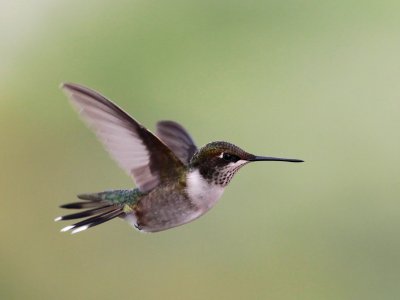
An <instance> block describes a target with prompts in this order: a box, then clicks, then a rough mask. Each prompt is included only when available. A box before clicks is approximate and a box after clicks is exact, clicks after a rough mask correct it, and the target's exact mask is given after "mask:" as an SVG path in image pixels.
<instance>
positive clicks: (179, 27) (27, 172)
mask: <svg viewBox="0 0 400 300" xmlns="http://www.w3.org/2000/svg"><path fill="white" fill-rule="evenodd" d="M399 11H400V2H399V1H369V2H368V1H330V2H328V1H295V0H293V1H175V0H173V1H144V0H140V1H93V0H91V1H77V0H73V1H50V0H41V1H23V0H17V1H5V0H3V1H1V2H0V57H1V59H0V79H1V80H0V166H1V172H0V187H1V193H0V194H1V196H0V201H1V207H0V225H1V226H0V237H1V246H0V299H141V300H146V299H278V300H280V299H307V300H309V299H318V300H320V299H332V300H337V299H349V300H350V299H351V300H352V299H399V297H400V286H399V281H400V234H399V231H400V155H399V153H400V130H399V128H400V85H399V79H400V18H399ZM62 81H72V82H78V83H82V84H85V85H88V86H90V87H92V88H95V89H97V90H99V91H101V92H102V93H104V94H105V95H107V96H108V97H110V98H111V99H113V100H115V101H116V102H118V104H120V105H121V106H122V107H123V108H125V109H126V110H127V111H128V112H129V113H131V114H132V115H133V116H135V118H137V119H138V120H139V121H140V122H142V123H143V124H145V125H146V126H148V127H149V128H150V129H154V124H155V122H156V121H157V120H160V119H172V120H177V121H179V122H181V123H182V124H184V125H185V126H186V127H187V128H188V130H189V131H190V132H191V133H192V135H193V137H194V138H195V140H196V141H197V143H198V144H199V145H203V144H205V143H207V142H209V141H211V140H220V139H223V140H227V141H231V142H233V143H236V144H238V145H240V146H242V147H243V148H245V149H247V150H249V151H251V152H254V153H257V154H264V155H276V156H286V157H295V158H302V159H304V160H306V163H304V164H287V163H259V164H254V165H250V166H247V167H245V168H244V169H243V170H241V172H240V173H239V174H238V175H237V176H236V177H235V179H234V180H233V182H232V184H231V185H230V186H229V188H228V189H227V190H226V192H225V194H224V196H223V198H222V199H221V201H220V202H219V203H218V204H217V205H216V207H215V208H214V209H213V210H212V211H211V212H210V213H208V214H207V215H205V216H204V217H203V218H201V219H199V220H197V221H196V222H194V223H191V224H188V225H186V226H183V227H180V228H176V229H173V230H170V231H166V232H162V233H157V234H139V233H138V232H135V231H134V230H133V229H132V228H130V227H129V226H128V225H127V224H126V223H124V222H121V221H119V220H115V221H112V222H110V223H108V224H104V225H102V226H99V227H96V228H94V229H92V230H90V231H87V232H84V233H81V234H77V235H73V236H71V235H69V234H66V233H59V230H60V229H61V228H62V227H63V226H65V225H66V224H65V223H64V224H59V223H54V222H53V218H54V217H56V216H58V215H60V214H61V213H63V212H62V210H61V209H59V208H58V205H60V204H61V203H65V202H69V201H74V199H75V195H76V194H78V193H81V192H93V191H101V190H104V189H109V188H123V187H130V186H132V182H131V180H130V179H129V178H128V177H127V176H125V174H124V173H123V172H122V171H121V170H120V169H119V168H118V167H117V166H116V164H115V163H114V162H113V161H112V160H111V159H109V157H108V155H107V154H106V153H105V151H104V150H103V149H102V147H101V145H100V144H99V143H98V142H97V141H96V139H95V137H94V135H93V134H92V133H91V132H90V131H89V130H87V129H86V128H85V126H84V125H83V123H82V122H81V121H80V120H79V119H78V117H77V115H76V114H75V112H74V111H73V110H72V109H71V108H70V106H69V104H68V102H67V100H66V98H65V97H64V95H63V94H62V93H61V91H60V90H59V89H58V86H59V84H60V83H61V82H62Z"/></svg>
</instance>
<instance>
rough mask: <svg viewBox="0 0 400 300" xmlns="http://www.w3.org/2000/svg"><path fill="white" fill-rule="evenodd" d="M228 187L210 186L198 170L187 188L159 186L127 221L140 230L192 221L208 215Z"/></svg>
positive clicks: (189, 176)
mask: <svg viewBox="0 0 400 300" xmlns="http://www.w3.org/2000/svg"><path fill="white" fill-rule="evenodd" d="M223 191H224V189H223V188H222V187H219V186H215V185H209V184H208V183H207V182H206V181H205V180H204V179H203V178H202V177H201V176H200V175H199V174H198V173H196V172H193V173H191V174H188V178H187V187H186V189H185V190H179V189H177V188H175V187H167V188H165V187H164V188H161V187H160V188H156V189H154V190H153V191H151V192H150V193H149V194H148V195H146V196H144V197H143V198H142V199H140V201H139V202H138V204H137V206H136V208H135V210H134V211H133V212H132V213H129V214H128V215H127V216H126V217H125V220H126V221H128V222H129V223H130V224H132V225H133V226H135V228H137V229H138V230H140V231H144V232H157V231H162V230H166V229H169V228H173V227H177V226H180V225H183V224H186V223H188V222H191V221H193V220H195V219H197V218H198V217H200V216H202V215H203V214H205V213H206V212H207V211H208V210H209V209H210V208H211V207H213V206H214V204H215V203H216V202H217V200H218V199H219V198H220V197H221V196H222V193H223Z"/></svg>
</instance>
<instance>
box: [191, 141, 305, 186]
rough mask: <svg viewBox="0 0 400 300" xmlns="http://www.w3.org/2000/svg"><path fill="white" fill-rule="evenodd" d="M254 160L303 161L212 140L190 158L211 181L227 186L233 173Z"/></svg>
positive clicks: (194, 165) (194, 166)
mask: <svg viewBox="0 0 400 300" xmlns="http://www.w3.org/2000/svg"><path fill="white" fill-rule="evenodd" d="M253 161H288V162H302V160H299V159H287V158H278V157H267V156H257V155H254V154H250V153H248V152H246V151H244V150H243V149H241V148H239V147H238V146H235V145H233V144H231V143H227V142H212V143H209V144H207V145H205V146H203V147H202V148H200V149H199V150H198V151H197V152H196V153H195V154H194V155H193V157H192V159H191V160H190V167H191V168H197V169H198V170H199V172H200V174H201V175H202V176H203V177H204V178H205V179H206V180H208V181H209V182H212V183H214V184H217V185H220V186H223V187H225V186H226V185H227V184H228V183H229V182H230V181H231V179H232V177H233V175H235V173H236V172H237V171H238V170H239V169H240V168H241V167H242V166H244V165H245V164H247V163H249V162H253Z"/></svg>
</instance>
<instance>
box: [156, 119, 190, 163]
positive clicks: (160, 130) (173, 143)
mask: <svg viewBox="0 0 400 300" xmlns="http://www.w3.org/2000/svg"><path fill="white" fill-rule="evenodd" d="M156 134H157V136H158V137H159V138H160V139H161V140H162V141H163V142H164V143H165V144H166V145H167V146H168V147H169V148H170V149H171V150H172V151H173V152H174V153H175V155H176V156H177V157H178V158H179V159H180V160H181V161H182V162H183V163H184V164H185V165H188V164H189V161H190V159H191V158H192V156H193V154H194V153H195V152H196V151H197V147H196V145H195V143H194V141H193V139H192V138H191V137H190V135H189V133H188V132H187V131H186V130H185V128H183V126H182V125H180V124H178V123H176V122H173V121H160V122H158V123H157V132H156Z"/></svg>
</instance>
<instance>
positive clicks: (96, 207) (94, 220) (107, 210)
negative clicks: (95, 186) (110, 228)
mask: <svg viewBox="0 0 400 300" xmlns="http://www.w3.org/2000/svg"><path fill="white" fill-rule="evenodd" d="M139 195H140V192H139V191H138V190H113V191H106V192H101V193H94V194H81V195H78V198H79V199H81V200H83V201H80V202H72V203H67V204H64V205H61V206H60V207H62V208H67V209H84V210H83V211H81V212H77V213H73V214H68V215H64V216H60V217H58V218H56V219H55V220H54V221H64V220H75V219H81V218H86V219H84V220H81V221H79V222H77V223H75V224H73V225H69V226H66V227H64V228H63V229H61V231H62V232H64V231H71V233H77V232H80V231H83V230H86V229H88V228H90V227H93V226H96V225H99V224H102V223H104V222H107V221H109V220H111V219H114V218H116V217H122V216H124V215H126V213H125V211H124V209H125V205H134V203H135V201H136V200H137V199H138V196H139Z"/></svg>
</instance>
